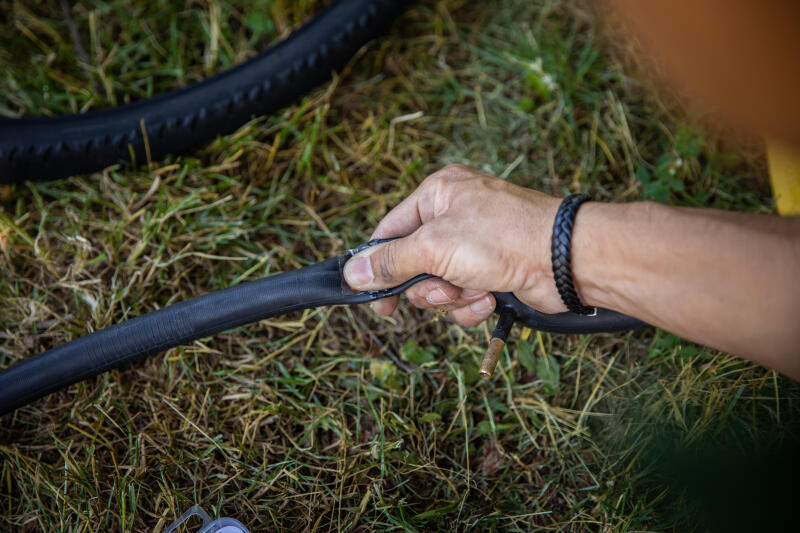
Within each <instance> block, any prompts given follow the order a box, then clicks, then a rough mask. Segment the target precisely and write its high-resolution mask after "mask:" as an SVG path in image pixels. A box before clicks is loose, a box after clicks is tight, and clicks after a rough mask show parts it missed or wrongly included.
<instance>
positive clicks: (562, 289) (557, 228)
mask: <svg viewBox="0 0 800 533" xmlns="http://www.w3.org/2000/svg"><path fill="white" fill-rule="evenodd" d="M589 199H590V197H589V195H588V194H570V195H569V196H567V197H566V198H564V200H563V201H562V202H561V205H560V206H559V207H558V213H556V218H555V220H554V221H553V237H552V240H551V248H550V251H551V260H552V262H553V277H554V278H555V280H556V288H557V289H558V294H559V295H560V296H561V300H562V301H563V302H564V305H566V306H567V309H569V310H570V311H572V312H573V313H577V314H579V315H592V314H594V313H596V312H597V309H595V308H594V307H588V306H585V305H583V303H582V302H581V300H580V298H578V294H577V293H576V292H575V283H574V281H573V280H572V254H571V252H570V245H571V243H572V226H573V224H574V222H575V214H576V213H577V212H578V208H579V207H580V206H581V204H582V203H583V202H585V201H587V200H589Z"/></svg>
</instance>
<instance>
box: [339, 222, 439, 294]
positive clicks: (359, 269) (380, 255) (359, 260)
mask: <svg viewBox="0 0 800 533" xmlns="http://www.w3.org/2000/svg"><path fill="white" fill-rule="evenodd" d="M424 265H425V260H424V258H423V257H422V255H421V253H420V250H419V248H418V247H417V245H416V239H415V236H414V234H412V235H410V236H408V237H404V238H402V239H397V240H395V241H391V242H387V243H383V244H378V245H376V246H372V247H370V248H367V249H366V250H364V251H363V252H361V253H359V254H357V255H356V256H354V257H352V258H351V259H350V260H349V261H347V263H345V265H344V270H343V275H344V279H345V281H346V282H347V284H348V285H350V287H352V288H353V289H356V290H360V291H367V290H375V289H387V288H389V287H395V286H397V285H400V284H401V283H403V282H404V281H407V280H409V279H411V278H413V277H414V276H416V275H418V274H424V273H425V267H424Z"/></svg>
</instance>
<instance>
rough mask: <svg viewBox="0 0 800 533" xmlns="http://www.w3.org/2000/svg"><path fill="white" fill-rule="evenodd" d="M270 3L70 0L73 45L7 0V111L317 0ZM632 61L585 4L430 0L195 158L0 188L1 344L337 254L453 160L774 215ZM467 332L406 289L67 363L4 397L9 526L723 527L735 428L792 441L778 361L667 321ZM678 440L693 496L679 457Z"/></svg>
mask: <svg viewBox="0 0 800 533" xmlns="http://www.w3.org/2000/svg"><path fill="white" fill-rule="evenodd" d="M267 4H269V5H267ZM289 4H290V3H288V2H274V3H265V5H264V7H263V8H261V9H248V8H246V6H247V5H249V3H247V2H233V1H227V0H226V1H225V2H220V1H210V2H208V3H206V4H202V5H201V4H196V3H186V4H183V5H179V6H173V5H170V4H167V3H163V2H157V1H155V0H152V1H149V2H137V3H135V6H134V5H132V3H130V2H121V1H119V2H117V1H108V2H100V1H93V2H81V3H78V4H76V5H75V6H74V7H73V8H72V12H71V18H72V20H73V23H74V24H75V26H76V29H77V30H78V34H79V38H80V40H81V42H82V43H83V47H84V48H85V50H86V55H87V57H88V60H89V61H88V63H89V64H88V65H86V64H85V63H86V62H84V64H82V62H81V60H80V58H79V54H78V52H77V51H76V47H75V46H74V41H71V37H70V33H69V27H68V25H67V24H65V22H64V17H63V16H62V15H61V11H60V5H58V4H56V3H55V2H53V3H44V4H41V5H39V6H37V7H36V8H35V9H34V8H31V7H26V6H23V5H22V4H21V3H18V2H13V3H12V2H8V1H6V2H0V13H2V15H3V16H2V17H0V19H3V20H5V21H6V22H5V23H3V24H4V26H3V31H2V32H0V35H2V36H3V37H2V39H3V40H4V41H3V46H2V49H3V55H2V56H1V57H0V63H2V71H3V72H4V73H5V74H4V78H3V81H2V84H3V86H2V90H0V93H2V94H3V96H2V98H3V99H2V100H1V101H0V108H3V113H5V114H8V115H37V114H41V115H46V114H50V113H54V114H55V113H61V112H67V111H75V110H81V109H86V108H94V107H103V106H107V105H110V104H113V103H115V102H117V103H118V102H122V101H126V100H127V99H136V98H141V97H143V96H147V95H148V94H151V93H152V92H155V91H161V90H165V89H168V88H171V87H175V86H180V85H181V84H183V83H187V82H190V81H192V80H194V79H199V78H200V77H202V76H204V75H206V74H208V73H210V72H214V71H216V70H218V69H221V68H224V67H225V66H227V65H230V64H232V63H235V62H237V61H239V60H241V59H242V58H244V57H247V56H249V55H251V54H253V53H255V52H256V51H257V50H258V48H259V47H260V46H263V45H265V44H266V43H268V42H270V41H271V40H272V39H274V38H275V37H276V36H279V35H282V34H284V33H285V29H286V28H289V27H291V26H292V25H293V24H295V23H296V22H297V21H298V20H301V19H302V18H303V13H307V12H308V10H310V9H313V6H312V5H311V3H300V4H291V5H292V7H291V8H290V7H288V5H289ZM130 9H136V10H140V11H137V15H136V16H130V11H129V10H130ZM303 10H306V11H303ZM254 13H262V14H267V15H268V16H265V15H254ZM214 18H216V20H217V22H216V23H214V22H213V20H212V19H214ZM254 19H258V20H257V21H256V22H250V21H251V20H254ZM92 20H94V23H92V22H91V21H92ZM92 24H94V26H92ZM254 26H255V27H256V28H255V29H254ZM92 28H94V29H92ZM210 28H217V29H215V30H210ZM93 32H94V33H93ZM209 32H211V33H209ZM213 35H216V37H214V38H212V37H213ZM112 41H113V42H112ZM212 42H216V43H217V45H216V46H217V48H216V56H215V55H214V54H213V53H211V50H212V44H211V43H212ZM115 45H116V46H117V51H116V52H115V53H114V55H113V56H112V54H111V51H112V50H114V47H115ZM109 57H111V59H109ZM209 58H212V59H209ZM637 76H638V74H637V72H636V71H635V70H632V69H631V68H630V67H629V66H628V62H627V61H626V57H625V54H624V53H622V52H621V51H620V47H619V46H616V45H615V44H612V43H611V42H610V41H609V39H608V38H607V37H602V32H601V31H600V29H599V25H598V21H597V19H596V17H595V15H594V14H593V13H592V12H591V11H588V10H587V9H585V8H583V7H580V6H575V5H572V4H571V3H566V2H522V1H519V0H498V1H497V2H495V3H492V4H491V5H489V3H483V2H480V3H469V2H459V1H455V0H451V1H447V2H427V1H426V2H421V3H420V4H417V5H415V6H414V7H413V8H411V9H410V10H409V11H408V12H407V13H406V14H405V15H404V16H403V17H402V19H401V21H400V22H399V23H398V24H396V25H395V26H394V28H393V30H392V32H391V34H390V35H389V36H388V37H386V38H385V39H382V40H380V41H378V42H375V43H372V44H371V45H369V46H368V47H367V48H366V49H365V50H364V51H363V53H361V54H359V55H358V57H356V58H355V60H354V61H353V62H352V64H351V65H350V66H349V67H348V68H346V69H345V70H344V71H343V72H342V73H340V74H339V75H338V76H337V78H336V79H335V80H334V81H333V82H331V83H330V84H329V85H327V86H325V87H322V88H320V89H318V90H317V91H315V92H313V93H312V94H310V95H308V96H306V97H304V98H303V99H301V100H299V101H298V102H296V103H295V104H294V105H292V106H291V107H289V108H287V109H285V110H283V111H282V112H280V113H278V114H276V115H274V116H271V117H265V118H259V119H256V120H254V121H252V122H251V123H250V124H248V125H247V126H245V127H243V128H242V129H241V130H239V132H237V133H235V134H233V135H230V136H227V137H224V138H220V139H218V140H217V141H215V142H213V143H211V144H210V145H208V146H206V147H205V148H203V149H200V150H198V151H196V152H194V153H192V154H187V155H182V156H175V157H172V158H170V159H168V160H166V161H162V162H159V163H158V164H156V165H154V166H153V167H152V168H150V169H147V168H130V167H126V166H118V167H112V168H110V169H107V170H105V171H104V172H101V173H97V174H94V175H91V176H80V177H75V178H72V179H70V180H66V181H61V182H56V183H44V184H26V185H20V186H6V187H3V188H2V189H0V209H2V210H1V211H0V249H2V253H3V259H2V262H1V263H0V273H1V275H0V302H2V304H1V305H0V322H1V323H2V331H0V366H2V367H5V366H8V365H10V364H13V363H14V362H17V361H20V360H22V359H24V358H26V357H29V356H31V355H33V354H35V353H38V352H40V351H42V350H45V349H47V348H50V347H52V346H55V345H58V344H61V343H64V342H67V341H69V340H71V339H73V338H76V337H78V336H80V335H83V334H85V333H87V332H88V331H92V330H96V329H100V328H103V327H107V326H109V325H111V324H114V323H117V322H119V321H120V320H124V319H125V318H127V317H133V316H138V315H140V314H142V313H146V312H148V311H152V310H154V309H157V308H160V307H163V306H165V305H169V304H171V303H175V302H178V301H181V300H184V299H187V298H190V297H192V296H195V295H198V294H201V293H204V292H208V291H211V290H215V289H220V288H223V287H226V286H228V285H230V284H233V283H238V282H240V281H242V280H245V279H254V278H257V277H260V276H265V275H269V274H272V273H276V272H281V271H284V270H288V269H293V268H297V267H299V266H302V265H305V264H308V263H311V262H314V261H317V260H321V259H323V258H327V257H330V256H331V255H333V254H336V253H338V252H340V251H341V250H343V249H345V248H346V247H348V246H350V245H353V244H357V243H360V242H363V241H364V240H365V239H366V238H367V237H368V235H369V233H370V232H371V230H372V228H374V227H375V225H376V223H377V222H378V220H380V218H381V217H382V216H383V215H384V214H385V213H386V212H387V210H388V209H390V208H391V207H392V206H393V205H395V204H397V203H398V202H399V201H400V200H401V199H402V198H403V197H405V196H406V195H408V194H409V193H410V192H411V191H412V190H413V189H414V187H415V186H416V184H418V183H419V182H420V181H421V180H422V179H423V178H424V177H425V176H426V175H427V174H428V173H430V172H432V171H433V170H435V169H438V168H439V167H441V166H443V165H445V164H447V163H451V162H460V163H466V164H469V165H472V166H475V167H476V168H478V169H480V170H484V171H487V172H491V173H493V174H495V175H498V176H502V177H504V178H506V179H509V180H512V181H514V182H516V183H519V184H522V185H526V186H530V187H535V188H538V189H540V190H543V191H545V192H548V193H552V194H558V195H563V194H566V193H568V192H570V191H578V190H580V191H585V192H590V193H592V194H593V195H594V196H595V197H597V198H600V199H604V200H608V201H633V200H637V199H640V198H648V197H649V198H655V199H658V200H660V201H665V202H670V203H675V204H683V205H694V206H715V207H719V208H723V209H736V210H745V211H756V212H772V211H773V204H772V201H771V199H770V197H769V190H768V186H767V181H766V178H765V175H766V172H765V168H764V164H763V161H762V160H761V159H760V158H759V157H755V158H753V157H745V156H743V155H740V154H741V152H742V150H741V149H739V148H736V147H731V146H730V145H726V144H725V143H722V142H720V141H718V140H717V139H716V138H715V137H714V136H713V135H711V134H709V133H708V131H707V129H706V128H704V127H703V126H702V125H700V124H697V123H695V122H694V121H692V120H691V119H689V118H686V117H685V116H684V115H682V114H680V113H677V112H675V111H674V110H673V111H669V110H667V109H666V106H664V105H662V104H660V103H659V100H658V98H657V97H656V96H654V95H653V94H652V93H650V92H649V91H648V90H646V88H645V87H644V86H643V84H642V83H640V82H638V81H637ZM93 85H97V86H99V87H100V88H101V89H102V90H99V91H95V90H93V89H92V87H93ZM108 87H110V89H109V88H108ZM40 89H43V90H44V91H43V90H40ZM45 96H46V98H45ZM520 238H521V239H524V236H520ZM676 297H679V295H676ZM487 336H488V330H487V327H486V326H480V327H478V328H473V329H464V328H461V327H459V326H457V325H455V324H453V323H451V322H449V321H448V320H447V318H446V317H443V316H441V315H438V314H435V313H429V312H422V311H419V310H415V309H412V308H410V307H408V306H405V305H404V306H402V308H401V310H400V311H399V312H398V313H397V314H396V315H395V316H394V317H392V318H380V317H377V316H375V315H373V314H371V313H370V312H369V310H368V309H367V308H361V307H353V308H333V309H319V310H314V311H308V312H304V313H298V314H295V315H291V316H287V317H283V318H280V319H272V320H267V321H264V322H262V323H259V324H253V325H251V326H247V327H244V328H239V329H236V330H233V331H230V332H227V333H224V334H222V335H218V336H216V337H214V338H209V339H204V340H202V341H198V342H195V343H193V344H192V345H189V346H184V347H180V348H177V349H173V350H170V351H168V352H166V353H164V354H160V355H157V356H154V357H151V358H149V359H147V360H145V361H142V362H141V363H140V364H137V365H133V366H131V367H129V368H126V369H122V370H116V371H113V372H110V373H108V374H105V375H103V376H99V377H97V378H95V379H92V380H88V381H86V382H83V383H80V384H77V385H74V386H72V387H70V388H69V389H67V390H65V391H62V392H59V393H55V394H53V395H51V396H49V397H48V398H46V399H44V400H42V401H39V402H36V403H35V404H33V405H31V406H28V407H25V408H23V409H20V410H18V411H17V412H16V413H14V414H13V415H10V416H7V417H5V418H4V419H3V423H2V426H1V427H0V458H2V459H0V460H1V461H2V462H1V463H0V486H2V489H1V491H0V521H2V524H3V529H5V530H21V531H64V530H71V531H95V530H103V531H130V530H134V531H139V530H153V531H160V530H161V529H163V528H164V527H165V525H167V524H168V523H170V522H171V521H172V520H174V519H175V518H176V517H177V516H179V515H180V514H181V513H182V512H183V511H184V510H185V509H186V508H188V507H189V506H191V505H193V504H200V505H202V506H203V507H205V508H206V509H207V510H208V511H209V512H210V513H211V514H212V515H215V516H232V517H235V518H238V519H239V520H241V521H242V522H243V523H245V524H246V525H247V526H248V527H250V528H251V530H254V531H263V530H276V531H284V530H287V531H289V530H311V531H330V530H340V529H341V530H355V531H359V530H397V529H402V530H409V531H422V530H442V531H448V530H488V529H498V530H507V531H530V530H533V529H542V530H557V531H584V530H591V531H636V530H671V529H674V530H686V529H701V530H702V529H714V528H715V527H718V522H717V521H715V520H717V519H718V518H719V514H718V513H717V514H714V513H711V514H710V515H704V514H703V512H706V513H708V512H709V510H714V509H716V508H715V507H713V504H714V502H711V503H709V504H708V505H705V506H704V504H705V502H706V500H704V499H703V498H704V497H708V495H709V493H716V494H718V495H719V499H720V500H723V503H722V504H720V505H722V507H721V509H722V510H723V511H724V513H725V514H727V516H728V517H729V518H733V519H736V518H737V517H739V518H740V517H741V512H739V513H737V509H744V507H742V506H738V507H737V505H738V502H739V500H736V499H735V497H736V496H737V495H739V493H736V494H729V492H730V488H731V485H744V484H747V483H749V482H750V479H751V478H747V477H746V476H745V474H746V473H747V472H746V469H743V468H741V467H742V465H743V464H744V463H743V460H742V456H740V455H737V453H736V450H739V451H741V453H743V454H745V455H744V456H743V457H747V455H746V454H750V455H752V453H753V450H757V449H764V448H767V449H769V450H772V448H771V447H770V446H769V444H770V443H780V442H782V441H781V439H784V440H785V441H786V442H792V441H791V437H792V435H793V433H792V431H794V429H793V425H792V424H791V422H792V420H793V419H795V418H796V415H797V398H798V394H797V392H798V391H797V387H796V386H795V385H794V384H793V383H791V382H789V381H787V380H784V379H783V378H781V377H780V376H777V375H776V374H775V373H774V372H771V371H768V370H766V369H763V368H760V367H757V366H754V365H751V364H749V363H745V362H742V361H740V360H738V359H736V358H734V357H732V356H729V355H727V354H722V353H717V352H714V351H711V350H708V349H706V348H703V347H700V346H696V345H693V344H691V343H688V342H685V341H683V340H681V339H679V338H677V337H674V336H672V335H669V334H667V333H665V332H661V331H644V332H637V333H632V334H626V335H582V336H565V335H550V334H547V333H537V332H533V333H529V332H522V331H518V330H517V329H516V328H515V330H514V332H512V338H513V339H516V340H512V341H511V342H510V343H509V346H508V350H507V351H506V352H505V353H504V355H503V357H502V359H501V363H500V366H499V370H498V372H497V373H496V375H495V376H494V377H493V378H492V379H491V380H488V381H486V382H483V381H479V380H478V378H477V366H478V363H479V361H480V357H481V355H482V351H483V349H484V345H485V342H486V340H487ZM734 444H735V446H734ZM709 450H712V451H716V452H718V453H717V454H716V455H715V454H713V453H711V452H709ZM726 450H727V451H726ZM778 451H780V450H778ZM720 456H721V457H723V458H724V459H725V461H719V459H718V458H719V457H720ZM687 457H688V458H689V459H687ZM778 457H780V456H778ZM704 458H709V459H708V460H704ZM690 459H691V460H690ZM699 459H703V461H702V463H701V464H702V465H703V468H706V469H707V470H708V471H707V472H706V471H703V473H704V475H703V482H704V483H706V484H705V485H702V487H711V488H710V489H708V490H706V491H705V494H704V493H702V492H701V493H700V494H699V495H698V494H697V493H695V492H692V489H693V488H694V489H697V487H698V485H697V484H696V483H695V484H694V485H693V484H692V483H691V481H692V478H691V475H690V474H691V472H688V473H686V475H682V473H685V472H683V471H681V470H680V469H679V468H676V467H675V465H683V467H686V465H690V466H691V465H696V464H700V463H696V462H692V461H698V460H699ZM715 459H716V460H717V461H718V462H716V463H715ZM731 464H735V465H736V466H737V468H738V470H737V472H738V473H739V474H740V476H741V477H740V478H738V479H737V480H736V482H733V483H732V482H731V481H730V480H729V479H728V478H725V477H724V476H723V477H720V472H723V473H724V472H726V471H727V470H729V469H730V465H731ZM758 464H761V463H758ZM698 468H700V467H698ZM780 468H781V466H780V465H777V466H776V465H775V464H772V463H767V464H766V466H764V469H765V471H766V472H768V473H769V474H770V475H771V476H772V477H773V480H776V481H775V483H774V484H772V485H769V484H768V485H760V486H759V485H754V486H757V487H759V490H760V492H761V493H762V495H763V494H771V492H770V486H772V487H775V486H777V487H782V485H780V483H779V480H780V479H781V470H780ZM726 469H727V470H726ZM695 471H700V470H697V469H696V470H695ZM784 472H786V470H784ZM784 476H785V474H784ZM753 479H755V478H753ZM687 480H688V481H687ZM715 481H716V482H717V483H716V484H715ZM687 487H688V488H687ZM726 490H728V491H729V492H725V491H726ZM725 498H728V499H727V500H725ZM715 501H716V500H715ZM753 501H757V500H751V503H752V502H753ZM697 502H699V503H700V504H701V505H700V507H701V509H699V510H698V509H697V508H696V507H697V506H696V505H692V504H693V503H697ZM765 505H766V504H765ZM765 509H766V508H765ZM767 514H768V513H766V512H765V513H764V515H763V516H761V517H760V520H762V521H761V522H759V524H761V525H764V524H766V523H767V520H768V516H766V515H767ZM743 523H744V522H739V523H738V525H742V524H743ZM715 524H717V525H715ZM734 525H736V524H734ZM719 527H722V526H719Z"/></svg>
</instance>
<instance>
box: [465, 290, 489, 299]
mask: <svg viewBox="0 0 800 533" xmlns="http://www.w3.org/2000/svg"><path fill="white" fill-rule="evenodd" d="M481 294H486V291H479V290H478V289H464V290H462V291H461V297H462V298H466V299H467V300H469V299H470V298H477V297H478V296H480V295H481Z"/></svg>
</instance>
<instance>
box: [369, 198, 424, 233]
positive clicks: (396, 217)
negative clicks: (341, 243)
mask: <svg viewBox="0 0 800 533" xmlns="http://www.w3.org/2000/svg"><path fill="white" fill-rule="evenodd" d="M420 196H421V193H420V191H419V189H417V190H415V191H414V192H413V193H411V195H410V196H408V197H407V198H406V199H405V200H403V201H402V202H400V203H399V204H397V206H395V207H394V209H392V210H391V211H389V212H388V213H387V214H386V216H384V217H383V219H382V220H381V221H380V224H378V227H377V228H375V231H374V232H373V233H372V237H370V239H388V238H390V237H402V236H404V235H411V234H412V233H414V231H416V229H417V228H419V227H420V226H421V225H422V216H421V215H420V212H419V200H420Z"/></svg>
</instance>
